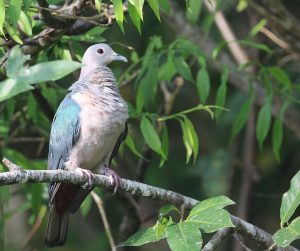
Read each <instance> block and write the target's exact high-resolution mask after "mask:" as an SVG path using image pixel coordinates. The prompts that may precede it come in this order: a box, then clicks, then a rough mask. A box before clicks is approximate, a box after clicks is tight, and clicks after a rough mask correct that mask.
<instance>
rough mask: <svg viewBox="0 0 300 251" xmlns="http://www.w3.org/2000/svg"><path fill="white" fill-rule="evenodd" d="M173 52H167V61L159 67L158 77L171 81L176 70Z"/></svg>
mask: <svg viewBox="0 0 300 251" xmlns="http://www.w3.org/2000/svg"><path fill="white" fill-rule="evenodd" d="M172 57H173V53H168V56H167V61H166V62H165V63H164V64H163V65H161V66H160V67H159V79H160V80H166V81H168V82H169V81H171V80H172V78H173V77H174V75H175V74H176V72H177V70H176V67H175V65H174V61H173V58H172Z"/></svg>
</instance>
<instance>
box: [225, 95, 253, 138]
mask: <svg viewBox="0 0 300 251" xmlns="http://www.w3.org/2000/svg"><path fill="white" fill-rule="evenodd" d="M252 102H253V95H251V97H250V98H248V100H247V101H246V102H245V103H244V104H243V106H242V108H241V110H240V112H239V114H238V116H237V118H236V120H235V121H234V124H233V127H232V130H231V136H230V140H233V139H234V138H235V136H236V135H237V134H238V133H239V132H240V130H241V129H242V128H243V127H244V125H245V123H246V121H247V119H248V114H249V111H250V108H251V106H252Z"/></svg>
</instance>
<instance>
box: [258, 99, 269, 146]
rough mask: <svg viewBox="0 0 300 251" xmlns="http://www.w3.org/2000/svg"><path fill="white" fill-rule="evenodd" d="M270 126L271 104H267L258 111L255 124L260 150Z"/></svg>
mask: <svg viewBox="0 0 300 251" xmlns="http://www.w3.org/2000/svg"><path fill="white" fill-rule="evenodd" d="M270 125H271V104H270V103H269V102H267V103H266V104H265V105H264V106H263V107H262V108H261V109H260V111H259V113H258V117H257V124H256V138H257V140H258V143H259V148H260V149H262V147H263V142H264V140H265V139H266V137H267V135H268V132H269V130H270Z"/></svg>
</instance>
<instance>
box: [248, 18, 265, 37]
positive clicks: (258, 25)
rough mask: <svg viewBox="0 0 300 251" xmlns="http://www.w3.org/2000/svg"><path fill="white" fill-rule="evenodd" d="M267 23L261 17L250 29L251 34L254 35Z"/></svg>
mask: <svg viewBox="0 0 300 251" xmlns="http://www.w3.org/2000/svg"><path fill="white" fill-rule="evenodd" d="M266 24H267V20H266V19H264V18H263V19H261V20H260V21H259V22H258V23H257V24H256V25H255V26H254V27H253V28H252V29H251V31H250V35H251V36H255V35H256V34H257V33H258V32H260V30H261V29H262V28H263V27H264V26H265V25H266Z"/></svg>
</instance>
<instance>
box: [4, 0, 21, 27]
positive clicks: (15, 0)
mask: <svg viewBox="0 0 300 251" xmlns="http://www.w3.org/2000/svg"><path fill="white" fill-rule="evenodd" d="M21 6H22V0H10V1H9V6H8V10H7V14H8V18H9V21H10V24H11V25H12V26H13V27H15V26H16V25H17V23H18V20H19V17H20V13H21Z"/></svg>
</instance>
